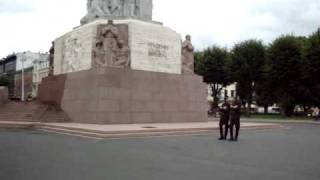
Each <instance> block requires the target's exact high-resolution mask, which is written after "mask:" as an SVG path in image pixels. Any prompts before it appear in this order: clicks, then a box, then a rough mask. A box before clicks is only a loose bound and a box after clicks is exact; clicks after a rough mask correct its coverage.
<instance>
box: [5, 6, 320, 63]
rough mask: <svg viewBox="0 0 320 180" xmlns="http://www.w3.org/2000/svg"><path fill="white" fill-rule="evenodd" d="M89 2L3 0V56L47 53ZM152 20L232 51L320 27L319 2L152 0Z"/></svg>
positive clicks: (196, 40) (197, 41) (199, 42)
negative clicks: (243, 44)
mask: <svg viewBox="0 0 320 180" xmlns="http://www.w3.org/2000/svg"><path fill="white" fill-rule="evenodd" d="M86 1H87V0H0V23H1V26H0V58H1V57H4V56H6V55H8V54H11V53H12V52H21V51H27V50H30V51H34V52H38V51H41V52H46V51H48V49H49V47H50V44H51V41H52V40H53V39H55V38H57V37H59V36H61V35H63V34H65V33H66V32H68V31H70V30H72V28H73V27H75V26H78V25H79V21H80V19H81V18H82V17H83V16H84V15H85V14H86ZM153 15H154V16H153V17H154V18H153V19H154V20H155V21H160V22H163V23H164V25H165V26H168V27H170V28H172V29H174V30H175V31H177V32H179V33H181V35H182V36H184V35H185V34H191V35H192V37H193V43H194V45H195V47H196V48H197V49H202V48H205V47H207V46H210V45H212V44H217V45H220V46H224V47H232V45H233V44H234V43H237V42H239V41H242V40H246V39H252V38H254V39H261V40H263V41H264V42H265V43H269V42H271V41H272V40H273V39H274V38H276V37H277V36H279V35H281V34H288V33H293V34H295V35H308V34H310V33H311V32H313V31H315V30H316V29H317V28H318V27H319V26H320V0H197V1H192V0H154V11H153Z"/></svg>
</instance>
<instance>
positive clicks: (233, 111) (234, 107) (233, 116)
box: [230, 100, 241, 141]
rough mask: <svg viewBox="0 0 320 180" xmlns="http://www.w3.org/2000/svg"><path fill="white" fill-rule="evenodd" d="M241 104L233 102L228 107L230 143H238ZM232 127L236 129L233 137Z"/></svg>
mask: <svg viewBox="0 0 320 180" xmlns="http://www.w3.org/2000/svg"><path fill="white" fill-rule="evenodd" d="M240 115H241V104H240V103H239V102H238V101H237V100H235V101H234V102H233V103H232V104H231V106H230V121H231V122H230V135H231V137H230V141H238V136H239V130H240ZM234 127H235V129H236V134H235V137H234V136H233V135H234V134H233V132H234V131H233V130H234Z"/></svg>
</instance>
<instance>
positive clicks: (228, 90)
mask: <svg viewBox="0 0 320 180" xmlns="http://www.w3.org/2000/svg"><path fill="white" fill-rule="evenodd" d="M236 85H237V84H236V83H234V84H231V85H229V86H227V87H224V88H222V90H221V92H220V95H219V97H220V102H222V101H223V100H224V99H225V98H226V99H227V100H228V101H232V100H234V99H236V98H237V90H236ZM211 94H212V89H211V87H210V86H208V101H209V102H212V101H213V98H212V96H211Z"/></svg>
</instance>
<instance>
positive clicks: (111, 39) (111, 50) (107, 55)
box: [92, 21, 130, 67]
mask: <svg viewBox="0 0 320 180" xmlns="http://www.w3.org/2000/svg"><path fill="white" fill-rule="evenodd" d="M128 41H129V39H128V25H126V24H119V25H114V24H113V22H112V21H109V23H108V24H107V25H99V26H98V28H97V40H96V43H95V47H94V49H93V53H92V54H93V61H92V62H93V67H107V66H109V67H128V66H129V63H130V61H129V55H130V49H129V43H128Z"/></svg>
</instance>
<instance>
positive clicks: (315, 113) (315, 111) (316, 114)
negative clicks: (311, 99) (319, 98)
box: [312, 107, 320, 121]
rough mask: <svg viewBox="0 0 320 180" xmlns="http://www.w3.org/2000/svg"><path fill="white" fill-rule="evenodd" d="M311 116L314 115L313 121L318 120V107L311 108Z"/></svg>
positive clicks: (319, 114) (319, 117)
mask: <svg viewBox="0 0 320 180" xmlns="http://www.w3.org/2000/svg"><path fill="white" fill-rule="evenodd" d="M312 116H313V117H314V120H315V121H319V120H320V110H319V108H318V107H316V108H315V109H314V110H313V113H312Z"/></svg>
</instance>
